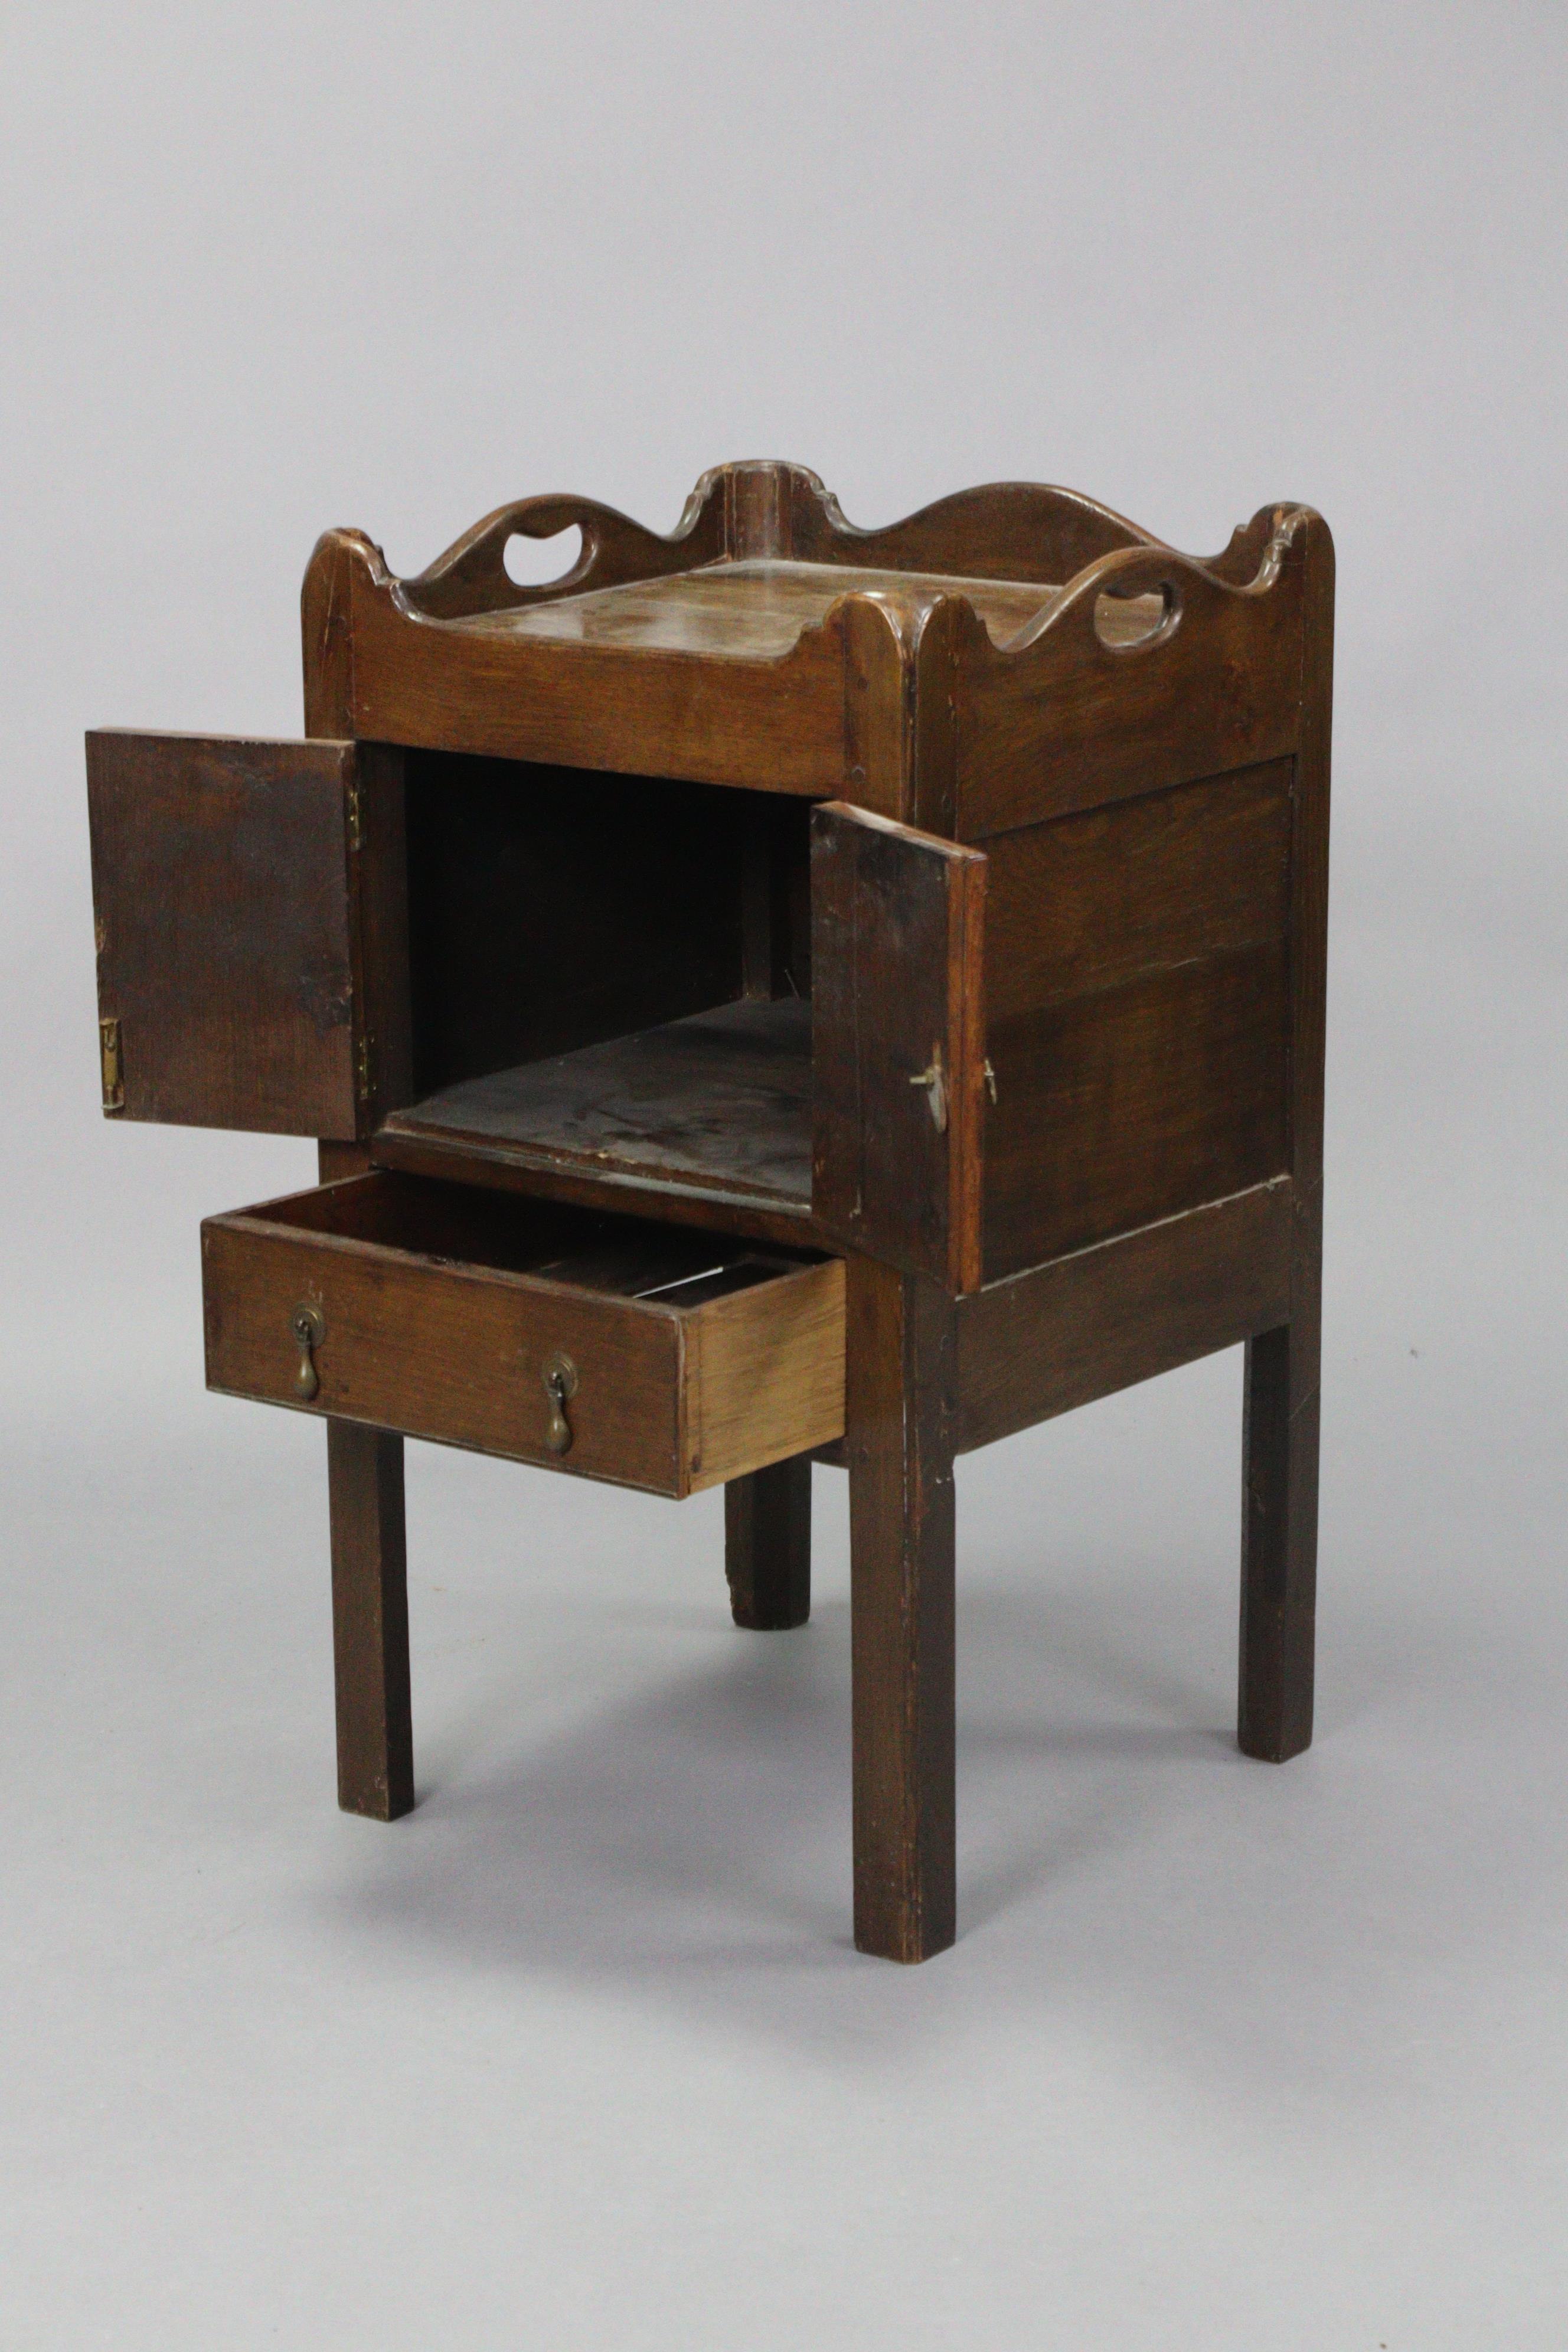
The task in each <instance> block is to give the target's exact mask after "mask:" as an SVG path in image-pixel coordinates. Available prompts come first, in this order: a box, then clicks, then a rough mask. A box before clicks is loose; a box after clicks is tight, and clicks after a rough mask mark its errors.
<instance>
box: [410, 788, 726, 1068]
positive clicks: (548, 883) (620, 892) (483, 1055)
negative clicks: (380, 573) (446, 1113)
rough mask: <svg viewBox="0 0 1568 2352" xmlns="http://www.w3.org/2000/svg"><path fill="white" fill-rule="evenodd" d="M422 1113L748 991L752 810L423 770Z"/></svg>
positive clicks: (697, 798)
mask: <svg viewBox="0 0 1568 2352" xmlns="http://www.w3.org/2000/svg"><path fill="white" fill-rule="evenodd" d="M407 794H408V884H409V893H408V895H409V932H410V954H411V961H412V977H413V1008H414V1052H415V1091H416V1096H423V1095H426V1094H430V1093H433V1092H435V1091H436V1090H437V1088H439V1087H447V1086H452V1085H455V1084H457V1083H458V1081H460V1080H462V1079H464V1078H472V1077H482V1076H486V1075H487V1074H488V1073H489V1072H490V1071H493V1070H500V1069H505V1068H508V1067H510V1066H512V1065H513V1064H515V1063H519V1062H528V1061H536V1060H540V1059H542V1058H544V1057H545V1056H547V1055H554V1054H562V1053H570V1052H571V1051H573V1050H574V1048H575V1047H577V1046H579V1045H596V1044H598V1043H600V1042H601V1041H602V1040H603V1039H605V1038H608V1037H616V1036H620V1035H624V1034H626V1033H628V1032H630V1031H633V1030H637V1029H641V1028H646V1027H649V1026H651V1025H653V1024H657V1023H659V1022H663V1021H672V1020H678V1019H679V1018H680V1017H681V1015H683V1014H685V1013H697V1012H701V1011H704V1010H706V1009H707V1008H709V1007H710V1006H712V1005H716V1004H724V1003H730V1002H731V1000H732V999H734V998H736V997H738V996H739V995H740V994H741V993H742V850H743V843H744V838H745V824H746V808H747V797H748V796H747V795H745V794H743V793H729V792H725V791H724V790H722V789H721V788H719V787H716V786H713V785H707V784H692V783H684V782H668V781H665V780H657V781H656V780H652V779H648V778H644V777H640V776H616V775H599V774H595V773H592V772H586V771H582V770H576V769H569V768H546V767H538V766H532V765H530V764H527V763H525V762H522V761H501V760H480V759H468V758H463V757H459V756H457V755H453V754H447V753H441V752H411V753H410V754H409V755H408V775H407Z"/></svg>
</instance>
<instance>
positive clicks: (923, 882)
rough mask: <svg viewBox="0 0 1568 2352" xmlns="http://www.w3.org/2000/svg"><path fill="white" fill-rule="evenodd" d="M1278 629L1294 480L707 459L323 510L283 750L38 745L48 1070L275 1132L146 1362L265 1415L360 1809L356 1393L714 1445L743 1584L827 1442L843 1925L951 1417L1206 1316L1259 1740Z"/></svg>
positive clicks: (1315, 858) (882, 1812) (365, 1399)
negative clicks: (328, 517)
mask: <svg viewBox="0 0 1568 2352" xmlns="http://www.w3.org/2000/svg"><path fill="white" fill-rule="evenodd" d="M572 526H577V527H580V529H581V533H582V551H581V554H580V556H579V558H578V560H577V561H576V562H575V563H574V565H573V567H572V569H571V570H570V571H569V572H566V573H565V575H564V576H563V578H561V579H559V580H557V581H556V582H554V583H552V585H550V586H548V587H542V588H529V587H519V586H517V585H516V584H514V583H513V582H512V580H511V579H510V576H509V574H508V572H507V570H506V566H505V562H504V560H503V559H504V554H505V550H506V547H507V543H508V541H509V540H510V539H511V538H512V537H513V536H514V535H517V534H521V536H522V537H523V538H525V539H543V538H550V537H552V536H554V535H555V534H556V533H558V532H561V531H563V530H566V529H568V528H569V527H572ZM1332 619H1333V551H1332V545H1331V541H1330V537H1329V533H1328V530H1327V529H1326V528H1325V526H1324V524H1323V522H1322V521H1321V518H1320V517H1319V516H1317V515H1316V514H1314V513H1312V512H1311V511H1310V509H1307V508H1305V507H1298V506H1279V507H1268V508H1265V509H1263V511H1262V512H1261V513H1259V514H1258V516H1257V517H1256V518H1255V519H1254V520H1253V521H1252V522H1251V523H1249V524H1248V525H1247V528H1246V529H1245V530H1238V531H1237V533H1236V534H1235V536H1234V537H1233V538H1232V540H1231V542H1230V544H1229V546H1228V547H1227V548H1226V551H1225V552H1224V553H1223V554H1222V555H1220V556H1217V557H1215V559H1213V560H1212V561H1205V562H1198V561H1194V560H1193V559H1192V558H1190V557H1187V556H1183V555H1178V554H1176V553H1175V552H1174V551H1173V550H1172V549H1170V548H1168V547H1165V546H1163V544H1162V543H1161V542H1160V541H1157V540H1153V539H1151V538H1150V537H1149V536H1148V535H1147V534H1146V533H1145V532H1143V531H1140V530H1136V529H1134V527H1133V526H1132V525H1131V524H1130V523H1127V522H1124V521H1122V520H1121V518H1120V517H1119V516H1117V515H1114V514H1111V513H1110V511H1109V510H1108V509H1105V508H1103V507H1100V506H1096V505H1095V504H1093V503H1092V502H1091V501H1090V500H1089V499H1082V498H1079V497H1076V496H1074V495H1072V494H1071V493H1069V492H1067V491H1064V490H1057V489H1046V488H1036V487H1034V486H1032V485H1029V484H1023V483H1005V484H1001V485H999V486H996V487H994V488H989V489H980V490H972V491H967V492H964V493H963V494H961V495H960V496H958V497H955V498H950V499H942V500H941V501H940V502H939V503H938V504H937V505H935V506H931V507H928V508H926V509H924V510H923V512H921V513H920V514H917V515H913V516H911V517H910V518H909V520H906V521H904V522H900V523H895V524H893V525H891V526H890V527H889V528H888V529H887V530H857V529H855V528H854V527H853V526H851V525H850V524H848V523H847V522H846V520H844V517H843V515H842V513H841V512H840V510H839V508H838V505H837V500H836V499H833V498H832V497H830V496H829V495H828V494H827V493H826V491H825V490H824V488H823V487H822V484H821V483H820V482H819V481H818V480H817V478H816V476H815V475H814V474H809V473H807V472H805V470H804V469H803V468H801V467H795V466H788V465H782V464H755V465H736V466H726V467H720V468H719V469H717V470H716V471H715V472H713V473H710V474H708V475H705V476H704V477H703V478H702V480H701V481H700V483H699V484H698V486H697V488H696V490H695V491H694V492H693V494H692V497H691V499H690V501H689V504H688V506H687V509H686V512H685V514H684V515H683V517H682V519H681V521H680V524H679V528H678V529H677V530H675V531H674V532H673V533H672V534H671V535H670V536H669V537H668V538H661V537H658V535H656V534H655V533H653V532H650V531H647V530H642V529H641V528H639V527H638V525H637V524H636V523H632V522H629V521H627V520H626V518H625V517H624V516H622V515H618V514H616V513H613V512H611V511H610V510H609V509H607V508H605V507H601V506H596V505H594V504H593V503H591V502H590V501H588V500H586V499H576V498H540V499H525V500H524V501H523V502H522V503H521V505H516V506H510V507H502V508H500V509H498V511H497V512H496V513H494V514H493V515H491V516H489V518H488V519H487V520H485V521H483V522H481V523H479V524H477V525H476V526H475V528H474V529H473V530H470V531H469V532H468V534H467V535H466V536H465V537H464V538H462V539H460V540H459V541H458V542H457V544H456V546H455V547H453V548H452V549H451V550H450V551H448V552H447V554H446V555H444V556H442V557H441V559H440V560H439V562H437V563H434V564H432V565H431V567H430V569H429V570H428V571H427V572H422V573H421V574H420V575H419V577H418V578H417V579H413V580H395V579H394V578H392V577H391V575H390V574H389V573H388V572H387V569H386V566H385V564H384V561H383V559H382V556H381V553H380V551H379V550H378V549H376V548H375V547H374V546H373V545H372V544H371V542H370V541H368V540H367V539H365V538H363V537H362V536H361V535H360V534H359V533H358V532H356V531H331V532H329V533H328V534H327V536H326V537H325V538H324V539H323V540H322V541H321V543H320V545H319V546H318V547H317V549H316V551H315V554H314V556H313V557H312V559H311V562H310V571H309V572H308V573H307V575H306V580H305V590H304V640H305V725H306V734H305V737H304V738H303V739H302V740H299V741H279V742H257V741H249V740H241V739H232V738H224V737H212V738H209V737H204V736H179V735H175V736H169V735H150V734H130V733H110V732H105V733H97V734H93V735H90V736H89V738H88V781H89V797H90V804H91V819H92V863H93V890H94V897H95V900H96V908H97V919H98V941H99V1011H100V1046H101V1062H102V1079H103V1103H104V1108H105V1110H106V1111H107V1112H108V1113H109V1114H110V1117H112V1118H121V1119H163V1120H175V1121H183V1122H185V1123H188V1124H191V1125H195V1126H204V1127H226V1128H237V1129H252V1130H266V1131H268V1132H274V1133H281V1134H289V1135H308V1136H314V1137H316V1138H317V1139H318V1140H319V1144H320V1154H321V1170H320V1173H321V1184H320V1186H319V1188H318V1189H317V1190H315V1191H313V1192H301V1193H297V1194H295V1195H294V1196H293V1197H292V1198H290V1199H288V1200H283V1201H272V1202H267V1203H265V1204H264V1205H262V1206H261V1207H258V1208H253V1209H245V1210H241V1211H239V1212H237V1213H236V1214H234V1215H232V1216H222V1217H214V1218H211V1219H209V1220H208V1222H207V1223H206V1224H205V1226H204V1228H203V1234H202V1248H203V1269H204V1283H205V1311H206V1361H207V1380H208V1383H209V1385H210V1386H212V1387H213V1388H215V1389H221V1390H224V1391H227V1392H229V1393H231V1394H234V1395H239V1396H249V1397H259V1398H262V1399H264V1400H266V1401H267V1402H270V1403H274V1404H283V1405H289V1406H291V1407H292V1408H293V1409H294V1410H295V1411H296V1412H310V1413H317V1414H319V1415H321V1418H322V1419H323V1420H324V1421H325V1423H326V1427H327V1449H328V1475H329V1487H330V1494H331V1561H332V1595H333V1625H334V1633H335V1640H336V1655H337V1725H338V1785H339V1794H340V1799H341V1801H342V1804H343V1805H344V1806H346V1807H348V1808H349V1809H350V1810H351V1811H356V1812H362V1813H369V1814H374V1815H375V1816H376V1817H378V1818H380V1819H382V1820H390V1819H392V1818H393V1817H394V1816H395V1815H397V1814H399V1813H402V1812H405V1811H407V1810H408V1808H409V1807H410V1806H411V1805H412V1803H413V1801H414V1776H413V1765H412V1743H411V1736H410V1728H409V1692H408V1628H407V1599H406V1590H405V1553H404V1517H403V1440H404V1437H405V1436H415V1437H426V1438H435V1439H437V1440H439V1441H441V1442H442V1443H444V1444H452V1445H464V1446H470V1447H474V1448H477V1449H478V1450H479V1451H480V1452H483V1453H488V1454H504V1455H507V1456H509V1457H510V1458H512V1459H514V1460H516V1461H520V1462H528V1463H532V1464H534V1465H537V1466H539V1467H541V1468H545V1469H552V1470H559V1471H563V1472H565V1473H566V1474H567V1475H577V1476H580V1477H584V1478H603V1479H609V1480H612V1481H614V1482H616V1483H617V1484H620V1485H623V1486H636V1487H640V1488H643V1489H645V1490H646V1491H647V1492H648V1493H650V1494H657V1495H671V1496H682V1495H688V1494H690V1493H692V1492H694V1491H696V1490H697V1489H699V1488H700V1487H704V1486H717V1485H719V1484H722V1485H723V1486H724V1489H725V1540H726V1551H727V1568H728V1573H729V1580H730V1591H731V1602H732V1605H733V1610H734V1615H735V1619H736V1622H738V1623H739V1624H741V1625H744V1626H751V1627H756V1628H762V1629H766V1628H782V1627H787V1626H794V1625H799V1624H801V1623H802V1622H804V1621H805V1616H806V1613H807V1611H808V1608H809V1602H810V1554H809V1541H810V1494H811V1464H812V1461H813V1458H814V1457H815V1458H816V1459H818V1460H823V1459H826V1460H830V1461H835V1462H842V1463H844V1464H847V1468H848V1475H849V1515H850V1539H851V1554H852V1585H853V1605H852V1621H853V1671H854V1708H853V1712H854V1831H855V1937H856V1941H857V1943H858V1945H859V1946H860V1947H861V1948H862V1949H863V1950H865V1951H868V1952H875V1953H880V1954H883V1955H885V1956H887V1957H888V1958H893V1959H900V1960H919V1959H924V1958H928V1957H929V1956H930V1955H931V1953H933V1952H937V1951H940V1950H942V1948H943V1947H944V1946H945V1945H947V1944H950V1943H951V1942H952V1937H953V1933H954V1906H953V1479H952V1465H953V1457H954V1455H955V1454H961V1453H964V1452H966V1451H968V1450H969V1449H971V1448H973V1447H975V1446H980V1445H985V1444H989V1443H990V1442H991V1440H992V1439H993V1438H998V1437H1004V1436H1006V1435H1007V1434H1008V1433H1010V1432H1012V1431H1014V1430H1019V1429H1024V1428H1026V1427H1027V1426H1029V1424H1030V1423H1034V1422H1037V1421H1043V1420H1045V1419H1046V1418H1047V1416H1049V1415H1051V1414H1053V1413H1059V1412H1067V1411H1068V1409H1069V1408H1070V1407H1072V1406H1074V1405H1079V1404H1085V1403H1088V1402H1089V1401H1090V1400H1091V1399H1092V1398H1095V1397H1101V1396H1105V1395H1108V1394H1109V1393H1110V1391H1113V1390H1116V1389H1120V1388H1123V1387H1125V1386H1127V1385H1128V1384H1129V1383H1130V1382H1131V1381H1142V1380H1147V1379H1149V1378H1150V1377H1151V1375H1152V1374H1154V1373H1156V1372H1163V1371H1167V1370H1170V1369H1171V1368H1172V1367H1173V1366H1174V1365H1177V1364H1182V1363H1185V1362H1187V1361H1189V1360H1191V1359H1193V1358H1194V1357H1197V1356H1201V1355H1204V1354H1205V1353H1207V1352H1208V1351H1209V1350H1211V1349H1218V1348H1228V1347H1232V1346H1234V1345H1235V1344H1236V1343H1237V1342H1238V1341H1242V1340H1245V1341H1246V1343H1247V1381H1246V1392H1247V1407H1246V1421H1245V1429H1244V1437H1243V1445H1244V1451H1245V1456H1246V1468H1245V1477H1244V1485H1243V1496H1244V1503H1243V1528H1242V1576H1241V1675H1240V1738H1241V1745H1242V1747H1243V1748H1245V1749H1246V1750H1247V1753H1248V1754H1249V1755H1253V1756H1259V1757H1267V1758H1270V1759H1274V1760H1276V1761H1279V1760H1280V1759H1284V1758H1286V1757H1289V1756H1291V1755H1294V1754H1295V1753H1296V1752H1297V1751H1298V1750H1299V1749H1300V1748H1304V1747H1305V1746H1306V1745H1307V1742H1308V1740H1309V1738H1310V1732H1311V1710H1312V1616H1313V1581H1314V1565H1315V1549H1316V1523H1317V1459H1318V1354H1319V1339H1318V1333H1319V1290H1320V1262H1321V1165H1322V1124H1323V1122H1322V1107H1323V1096H1322V1082H1323V993H1324V957H1325V924H1326V905H1327V870H1328V865H1327V860H1328V818H1329V724H1330V679H1331V643H1332Z"/></svg>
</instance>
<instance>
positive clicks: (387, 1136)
mask: <svg viewBox="0 0 1568 2352" xmlns="http://www.w3.org/2000/svg"><path fill="white" fill-rule="evenodd" d="M360 1164H363V1165H367V1166H372V1167H376V1168H386V1169H396V1170H398V1171H400V1172H401V1173H402V1174H404V1175H407V1176H429V1177H433V1178H435V1179H437V1181H440V1182H442V1183H449V1184H471V1185H476V1186H482V1187H483V1188H484V1189H485V1190H486V1191H487V1192H511V1193H516V1194H521V1195H522V1196H524V1197H526V1198H527V1199H529V1200H536V1201H558V1202H563V1203H564V1204H567V1205H569V1206H571V1207H574V1208H581V1209H598V1210H603V1209H609V1210H613V1211H615V1212H616V1213H619V1214H621V1215H629V1216H636V1215H639V1214H641V1215H647V1216H654V1217H658V1219H659V1220H660V1222H661V1223H668V1224H672V1225H687V1226H690V1227H691V1228H693V1229H694V1230H696V1231H699V1232H702V1233H710V1234H727V1235H728V1236H729V1237H730V1238H731V1240H733V1239H738V1238H744V1239H746V1240H748V1241H757V1242H769V1243H776V1244H781V1245H782V1246H784V1248H790V1249H793V1248H805V1249H809V1248H815V1247H822V1248H827V1249H831V1248H832V1247H833V1245H834V1244H833V1243H832V1241H831V1239H830V1238H829V1237H828V1236H826V1235H825V1234H820V1233H819V1232H818V1230H817V1227H816V1223H815V1221H814V1220H813V1217H812V1214H811V1211H810V1209H809V1207H808V1206H807V1205H806V1204H805V1202H796V1203H795V1204H794V1205H792V1206H790V1207H784V1205H782V1204H780V1205H776V1206H772V1207H769V1206H764V1205H763V1202H762V1199H761V1196H760V1195H752V1196H749V1197H743V1196H742V1195H740V1194H737V1193H730V1192H708V1191H698V1190H696V1189H695V1188H689V1187H687V1186H685V1185H683V1184H680V1183H678V1182H676V1181H674V1180H673V1179H672V1178H670V1177H664V1178H662V1179H660V1180H659V1181H658V1183H656V1184H649V1183H647V1182H646V1181H644V1180H643V1179H641V1178H638V1177H623V1176H614V1175H610V1176H606V1175H604V1174H602V1173H596V1174H590V1173H586V1172H575V1171H571V1170H568V1169H563V1168H557V1167H554V1166H549V1165H545V1164H542V1163H541V1164H537V1165H536V1164H535V1162H534V1160H533V1159H532V1158H531V1156H530V1155H529V1154H527V1153H521V1154H520V1155H519V1156H518V1158H517V1160H515V1161H514V1160H512V1158H511V1156H510V1153H509V1152H508V1151H507V1150H506V1149H505V1148H504V1146H499V1145H497V1144H495V1143H494V1142H492V1141H489V1140H486V1139H479V1140H470V1139H468V1138H466V1137H464V1136H460V1135H443V1134H437V1133H431V1134H428V1135H426V1134H416V1133H414V1132H412V1131H410V1132H408V1133H406V1134H403V1133H398V1134H395V1133H393V1132H392V1131H391V1130H390V1129H386V1130H384V1131H383V1133H382V1134H380V1135H378V1136H375V1137H373V1139H372V1140H371V1142H370V1144H369V1146H368V1149H367V1151H366V1156H365V1159H364V1160H363V1163H357V1162H356V1164H355V1167H354V1169H353V1170H348V1169H345V1170H344V1171H343V1172H345V1173H357V1170H358V1166H359V1165H360ZM332 1172H333V1173H336V1172H337V1171H335V1170H334V1171H332Z"/></svg>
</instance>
